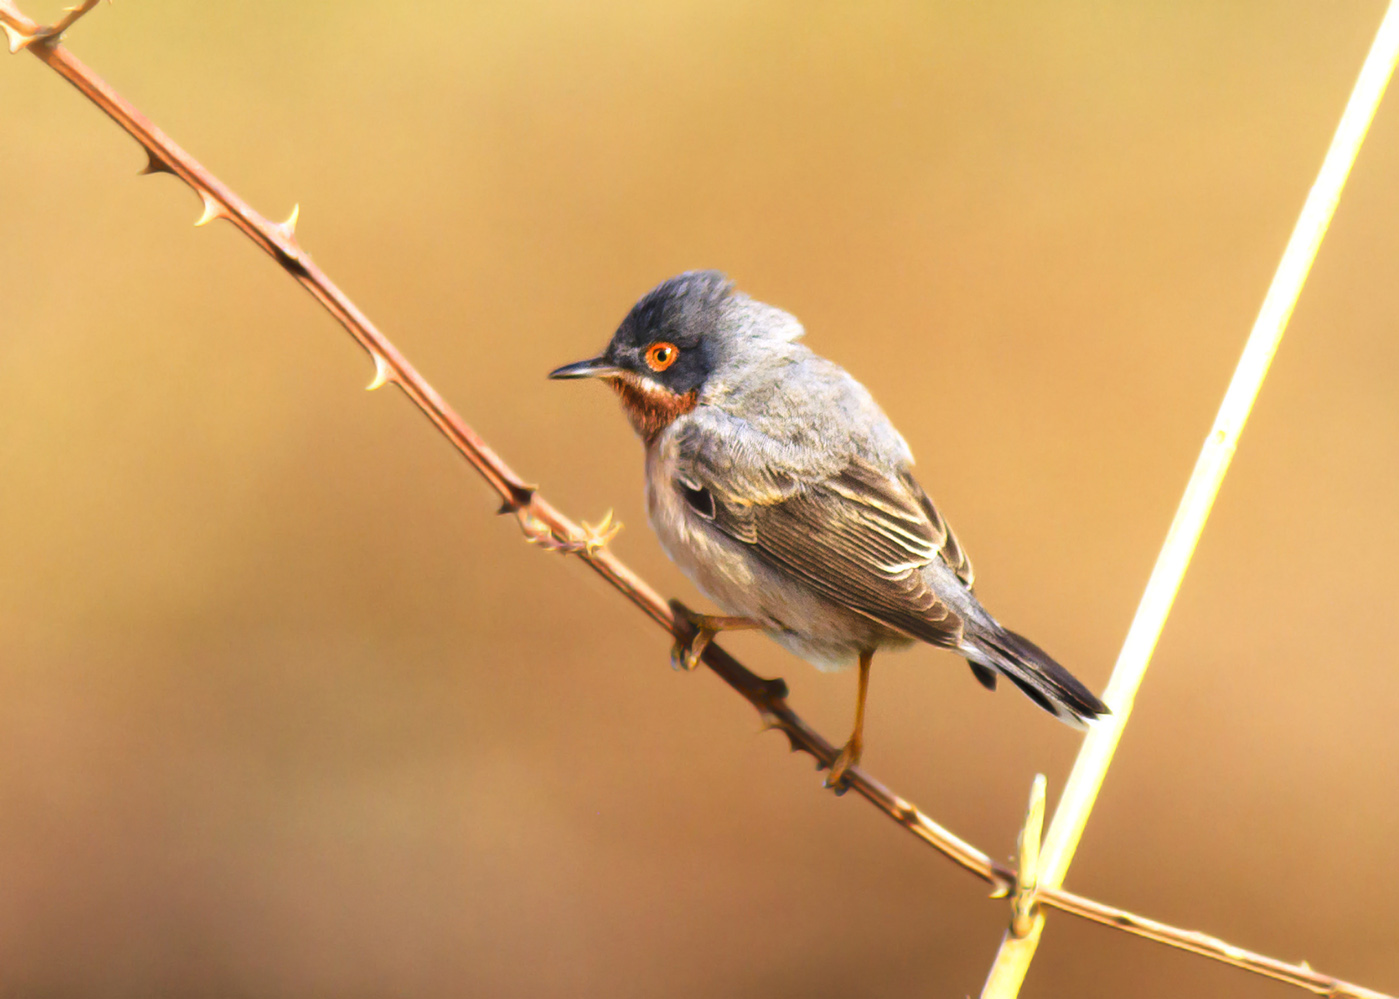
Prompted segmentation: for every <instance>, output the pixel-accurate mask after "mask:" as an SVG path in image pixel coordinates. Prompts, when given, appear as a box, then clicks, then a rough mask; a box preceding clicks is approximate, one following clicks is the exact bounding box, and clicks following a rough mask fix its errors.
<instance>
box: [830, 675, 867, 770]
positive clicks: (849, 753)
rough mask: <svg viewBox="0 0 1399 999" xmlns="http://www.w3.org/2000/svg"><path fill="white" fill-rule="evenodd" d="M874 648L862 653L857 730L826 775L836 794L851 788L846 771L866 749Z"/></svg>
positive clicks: (856, 720)
mask: <svg viewBox="0 0 1399 999" xmlns="http://www.w3.org/2000/svg"><path fill="white" fill-rule="evenodd" d="M873 659H874V650H872V649H871V650H868V651H865V652H861V653H860V689H859V692H858V693H857V694H856V695H855V731H853V732H851V733H850V741H848V742H847V743H846V744H845V748H844V749H842V750H841V751H840V755H839V756H837V757H836V761H835V763H833V764H831V772H830V774H828V775H827V777H826V787H833V788H835V791H836V794H844V793H845V792H846V790H847V789H848V788H849V785H848V784H846V783H845V772H846V771H847V770H849V769H850V768H851V767H853V766H855V765H856V764H858V763H859V762H860V754H861V753H863V752H864V751H865V739H864V733H865V695H866V694H868V693H869V689H870V662H871V661H873Z"/></svg>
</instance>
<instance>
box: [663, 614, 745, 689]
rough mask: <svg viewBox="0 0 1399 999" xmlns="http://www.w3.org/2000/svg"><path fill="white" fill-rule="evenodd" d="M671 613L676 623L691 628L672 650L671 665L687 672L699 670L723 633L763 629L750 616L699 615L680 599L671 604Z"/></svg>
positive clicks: (677, 638)
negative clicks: (716, 637) (709, 650)
mask: <svg viewBox="0 0 1399 999" xmlns="http://www.w3.org/2000/svg"><path fill="white" fill-rule="evenodd" d="M670 609H671V612H672V613H673V614H674V615H675V619H676V621H677V622H680V621H683V622H685V624H687V625H689V628H688V629H687V630H686V633H685V634H683V635H682V634H677V635H676V636H675V644H674V645H673V646H671V649H670V665H671V667H672V668H674V669H677V670H685V671H686V672H689V671H692V670H695V669H698V668H699V664H700V660H701V659H702V658H703V657H704V650H705V649H707V648H709V643H710V642H712V641H714V636H715V635H717V634H719V632H721V631H751V630H753V629H754V628H762V627H764V625H763V623H762V622H761V621H754V620H753V619H752V618H747V617H725V616H722V615H717V614H697V613H695V612H694V611H692V610H690V608H688V607H686V606H685V605H684V604H683V603H681V602H680V601H679V600H672V601H671V602H670Z"/></svg>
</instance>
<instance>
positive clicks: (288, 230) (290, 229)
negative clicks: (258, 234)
mask: <svg viewBox="0 0 1399 999" xmlns="http://www.w3.org/2000/svg"><path fill="white" fill-rule="evenodd" d="M300 217H301V202H299V201H298V202H297V203H296V204H294V205H292V206H291V214H290V215H288V216H287V220H286V221H285V222H278V223H277V225H276V227H275V228H276V229H277V231H278V232H280V233H281V234H282V235H283V236H285V237H287V239H294V238H295V237H296V220H297V219H298V218H300Z"/></svg>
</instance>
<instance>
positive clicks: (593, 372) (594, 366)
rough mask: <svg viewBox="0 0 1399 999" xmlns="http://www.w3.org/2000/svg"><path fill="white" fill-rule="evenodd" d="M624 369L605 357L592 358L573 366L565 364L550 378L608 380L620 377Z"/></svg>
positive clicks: (552, 372)
mask: <svg viewBox="0 0 1399 999" xmlns="http://www.w3.org/2000/svg"><path fill="white" fill-rule="evenodd" d="M621 373H622V369H621V368H619V367H617V365H615V364H613V363H612V362H610V361H608V360H607V359H606V358H605V357H601V356H599V357H590V358H589V359H588V360H586V361H574V362H573V363H572V364H565V365H564V366H563V367H562V368H555V369H554V370H553V371H551V372H549V377H550V378H607V377H610V376H612V375H620V374H621Z"/></svg>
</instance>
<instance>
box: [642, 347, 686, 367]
mask: <svg viewBox="0 0 1399 999" xmlns="http://www.w3.org/2000/svg"><path fill="white" fill-rule="evenodd" d="M679 356H680V348H679V347H677V346H675V344H673V343H665V342H664V341H662V342H661V343H653V344H651V346H649V347H647V348H646V366H647V367H648V368H650V369H651V370H652V371H664V370H665V369H666V368H668V367H670V366H671V365H672V364H674V363H675V359H676V358H677V357H679Z"/></svg>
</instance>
